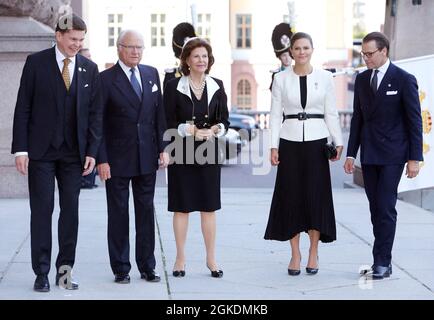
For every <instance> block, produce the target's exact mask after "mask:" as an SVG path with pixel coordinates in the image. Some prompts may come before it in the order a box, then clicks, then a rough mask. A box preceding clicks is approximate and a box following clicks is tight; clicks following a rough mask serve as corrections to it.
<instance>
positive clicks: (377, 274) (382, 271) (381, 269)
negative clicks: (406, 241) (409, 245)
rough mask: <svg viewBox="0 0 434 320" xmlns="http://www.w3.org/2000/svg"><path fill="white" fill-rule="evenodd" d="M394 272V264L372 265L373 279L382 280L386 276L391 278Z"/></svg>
mask: <svg viewBox="0 0 434 320" xmlns="http://www.w3.org/2000/svg"><path fill="white" fill-rule="evenodd" d="M391 274H392V266H391V265H388V266H386V267H385V266H375V265H374V266H372V279H374V280H381V279H384V278H389V277H390V275H391Z"/></svg>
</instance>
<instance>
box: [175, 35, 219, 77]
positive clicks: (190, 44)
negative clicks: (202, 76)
mask: <svg viewBox="0 0 434 320" xmlns="http://www.w3.org/2000/svg"><path fill="white" fill-rule="evenodd" d="M196 48H205V49H206V51H207V52H208V68H207V69H206V71H205V73H206V74H208V73H209V72H210V70H211V67H212V65H213V64H214V56H213V55H212V48H211V45H210V44H209V43H208V41H206V40H205V39H202V38H192V39H191V40H189V41H187V42H186V43H185V45H184V47H183V48H182V52H181V56H180V60H181V71H182V73H183V74H184V75H186V76H188V75H189V74H190V70H189V67H188V65H187V59H188V57H190V55H191V52H192V51H193V50H194V49H196Z"/></svg>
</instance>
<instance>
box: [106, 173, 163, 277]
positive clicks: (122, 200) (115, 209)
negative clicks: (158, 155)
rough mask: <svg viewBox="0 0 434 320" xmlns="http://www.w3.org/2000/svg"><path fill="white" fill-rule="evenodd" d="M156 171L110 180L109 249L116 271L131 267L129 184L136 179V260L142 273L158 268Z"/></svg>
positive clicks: (111, 263) (108, 191)
mask: <svg viewBox="0 0 434 320" xmlns="http://www.w3.org/2000/svg"><path fill="white" fill-rule="evenodd" d="M155 179H156V173H151V174H146V175H141V176H135V177H113V176H112V177H111V179H109V180H107V181H106V193H107V209H108V234H107V236H108V248H109V256H110V266H111V268H112V270H113V273H114V274H127V273H129V272H130V270H131V263H130V242H129V206H128V202H129V186H130V181H131V182H132V190H133V197H134V212H135V226H136V263H137V267H138V269H139V272H144V271H150V270H153V269H155V256H154V249H155V226H154V223H155V221H154V192H155Z"/></svg>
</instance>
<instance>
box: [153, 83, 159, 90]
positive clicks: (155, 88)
mask: <svg viewBox="0 0 434 320" xmlns="http://www.w3.org/2000/svg"><path fill="white" fill-rule="evenodd" d="M155 91H158V87H157V85H156V84H155V83H154V85H153V86H152V92H155Z"/></svg>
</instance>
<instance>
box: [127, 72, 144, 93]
mask: <svg viewBox="0 0 434 320" xmlns="http://www.w3.org/2000/svg"><path fill="white" fill-rule="evenodd" d="M130 71H131V78H130V81H131V85H132V86H133V89H134V91H135V92H136V94H137V96H138V97H139V99H140V100H142V89H141V88H140V84H139V81H137V78H136V75H135V74H134V72H135V71H136V68H131V69H130Z"/></svg>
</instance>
